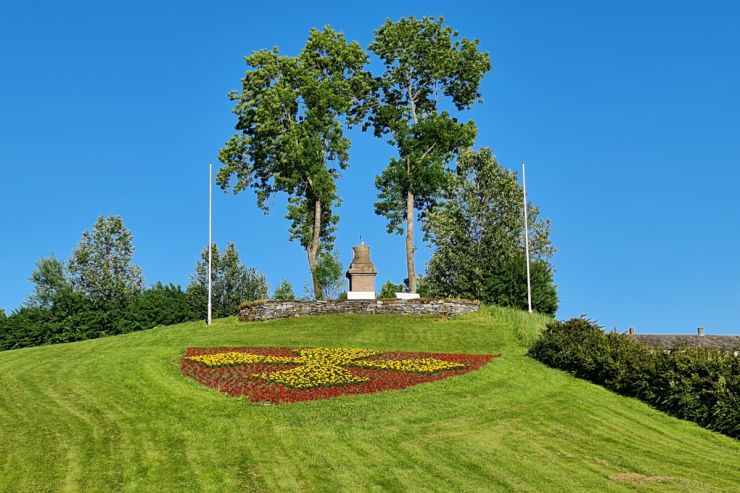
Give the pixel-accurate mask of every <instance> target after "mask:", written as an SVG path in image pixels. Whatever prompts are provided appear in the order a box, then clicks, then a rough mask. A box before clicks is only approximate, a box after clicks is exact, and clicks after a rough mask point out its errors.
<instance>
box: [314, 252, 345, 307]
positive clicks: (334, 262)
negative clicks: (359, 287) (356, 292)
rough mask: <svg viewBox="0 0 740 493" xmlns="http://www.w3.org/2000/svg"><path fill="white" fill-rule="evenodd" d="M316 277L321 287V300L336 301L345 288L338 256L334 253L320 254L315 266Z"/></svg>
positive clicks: (342, 270)
mask: <svg viewBox="0 0 740 493" xmlns="http://www.w3.org/2000/svg"><path fill="white" fill-rule="evenodd" d="M316 277H317V278H318V280H319V285H320V286H321V298H320V299H324V300H332V299H336V298H337V297H338V296H339V293H341V292H342V290H343V289H344V286H345V279H344V269H343V268H342V261H341V260H340V259H339V254H338V253H336V252H331V253H329V252H322V253H321V255H319V261H318V264H317V265H316Z"/></svg>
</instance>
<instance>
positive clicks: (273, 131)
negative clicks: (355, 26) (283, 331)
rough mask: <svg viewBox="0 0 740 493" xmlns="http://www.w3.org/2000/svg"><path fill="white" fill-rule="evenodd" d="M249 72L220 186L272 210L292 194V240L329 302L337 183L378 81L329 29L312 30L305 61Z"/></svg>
mask: <svg viewBox="0 0 740 493" xmlns="http://www.w3.org/2000/svg"><path fill="white" fill-rule="evenodd" d="M245 61H246V63H247V65H248V66H249V68H250V70H248V71H247V73H246V74H245V76H244V79H243V80H242V89H241V91H240V92H232V93H231V94H230V95H229V98H230V99H231V100H232V101H235V102H236V106H235V108H234V110H233V112H234V113H235V114H236V115H237V118H238V121H237V124H236V127H235V128H236V131H237V133H236V134H234V135H233V136H232V137H231V139H230V140H229V141H228V142H227V143H226V145H225V146H224V147H223V148H222V149H221V151H220V153H219V159H220V160H221V162H222V163H223V164H224V166H223V167H222V168H221V169H220V170H219V172H218V175H217V181H218V183H219V185H220V186H221V187H222V188H223V189H228V188H230V187H232V188H233V191H234V193H239V192H240V191H242V190H244V189H246V188H247V187H252V188H253V189H254V190H255V192H256V195H257V205H258V206H259V207H260V208H262V209H263V210H264V211H265V212H267V210H268V205H267V203H268V199H269V198H270V197H271V196H272V195H273V194H275V193H278V192H283V193H286V194H287V195H288V211H287V214H286V218H287V219H289V220H290V221H291V226H290V233H291V240H298V241H299V242H300V244H301V246H302V247H303V248H304V249H305V250H306V254H307V257H308V263H309V268H310V269H311V275H312V281H313V288H314V295H315V297H316V298H320V297H321V296H322V286H321V284H320V282H319V278H318V275H317V272H316V267H317V263H318V255H319V253H320V252H321V251H328V250H330V249H331V246H332V245H333V242H334V236H333V232H334V230H335V224H336V222H337V220H338V218H337V216H336V215H335V214H334V213H333V208H335V207H336V206H337V205H338V204H339V196H338V195H337V191H336V180H337V178H338V177H339V174H340V170H343V169H346V168H347V166H348V165H349V147H350V141H349V139H348V138H347V137H346V136H345V135H344V131H343V128H344V124H345V123H347V124H353V123H357V122H359V121H360V119H362V116H363V115H364V113H365V106H366V104H367V103H366V98H365V97H364V96H365V95H366V94H367V93H368V91H369V90H370V89H371V81H372V78H371V76H370V75H369V74H368V73H366V72H364V71H363V68H364V66H365V64H366V63H367V55H366V53H365V52H364V51H363V49H362V48H361V47H360V45H359V44H358V43H356V42H352V43H347V42H346V41H345V38H344V35H343V34H342V33H338V32H336V31H334V30H332V29H331V28H330V27H328V26H327V27H325V28H324V29H323V30H321V31H319V30H317V29H312V30H311V31H310V33H309V36H308V41H307V42H306V46H305V47H304V48H303V50H301V52H300V53H299V55H298V56H295V57H289V56H284V55H280V53H279V51H278V49H277V48H275V49H273V50H271V51H268V50H262V51H257V52H254V53H252V54H251V55H249V56H248V57H246V58H245Z"/></svg>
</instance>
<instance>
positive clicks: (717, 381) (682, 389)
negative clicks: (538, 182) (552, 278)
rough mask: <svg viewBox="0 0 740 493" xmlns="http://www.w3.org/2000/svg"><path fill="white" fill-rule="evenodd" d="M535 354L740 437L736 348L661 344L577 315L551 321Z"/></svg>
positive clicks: (739, 365) (739, 376) (551, 363)
mask: <svg viewBox="0 0 740 493" xmlns="http://www.w3.org/2000/svg"><path fill="white" fill-rule="evenodd" d="M529 355H530V356H532V357H533V358H536V359H538V360H540V361H542V362H543V363H545V364H547V365H549V366H552V367H554V368H559V369H561V370H566V371H568V372H570V373H572V374H573V375H575V376H577V377H579V378H584V379H586V380H590V381H591V382H594V383H597V384H600V385H603V386H604V387H606V388H608V389H611V390H613V391H615V392H618V393H620V394H622V395H627V396H630V397H637V398H639V399H641V400H643V401H645V402H647V403H649V404H651V405H653V406H654V407H656V408H658V409H660V410H662V411H665V412H667V413H668V414H671V415H673V416H676V417H679V418H682V419H687V420H690V421H694V422H696V423H698V424H700V425H702V426H704V427H706V428H709V429H710V430H714V431H718V432H721V433H724V434H726V435H729V436H732V437H735V438H740V358H738V357H736V356H734V355H733V351H721V350H717V349H713V348H701V347H687V346H683V347H678V348H674V349H672V350H667V349H655V348H651V347H649V346H647V345H645V344H643V343H640V342H637V341H634V340H631V339H630V337H629V336H627V335H625V334H618V333H616V332H611V333H605V332H603V331H602V330H601V328H600V327H599V326H597V325H596V324H595V323H593V322H591V321H590V320H587V319H584V318H575V319H571V320H568V321H565V322H552V323H550V324H548V326H547V329H546V330H545V331H544V332H543V334H542V336H541V337H540V339H539V340H538V341H537V342H535V344H534V345H533V346H532V347H531V348H530V350H529Z"/></svg>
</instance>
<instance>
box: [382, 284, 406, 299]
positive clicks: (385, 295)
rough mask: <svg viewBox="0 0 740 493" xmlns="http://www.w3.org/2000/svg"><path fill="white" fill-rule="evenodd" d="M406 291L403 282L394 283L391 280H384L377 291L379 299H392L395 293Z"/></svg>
mask: <svg viewBox="0 0 740 493" xmlns="http://www.w3.org/2000/svg"><path fill="white" fill-rule="evenodd" d="M405 291H406V286H405V285H403V284H395V283H394V282H393V281H390V280H388V281H385V284H383V285H382V286H381V287H380V292H379V293H378V299H381V300H387V299H394V298H395V297H396V293H403V292H405Z"/></svg>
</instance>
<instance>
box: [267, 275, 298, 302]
mask: <svg viewBox="0 0 740 493" xmlns="http://www.w3.org/2000/svg"><path fill="white" fill-rule="evenodd" d="M272 299H273V300H275V301H290V300H294V299H295V293H294V292H293V286H291V285H290V283H289V282H288V281H287V279H283V280H282V281H280V283H279V284H278V286H277V288H275V292H274V293H273V295H272Z"/></svg>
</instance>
